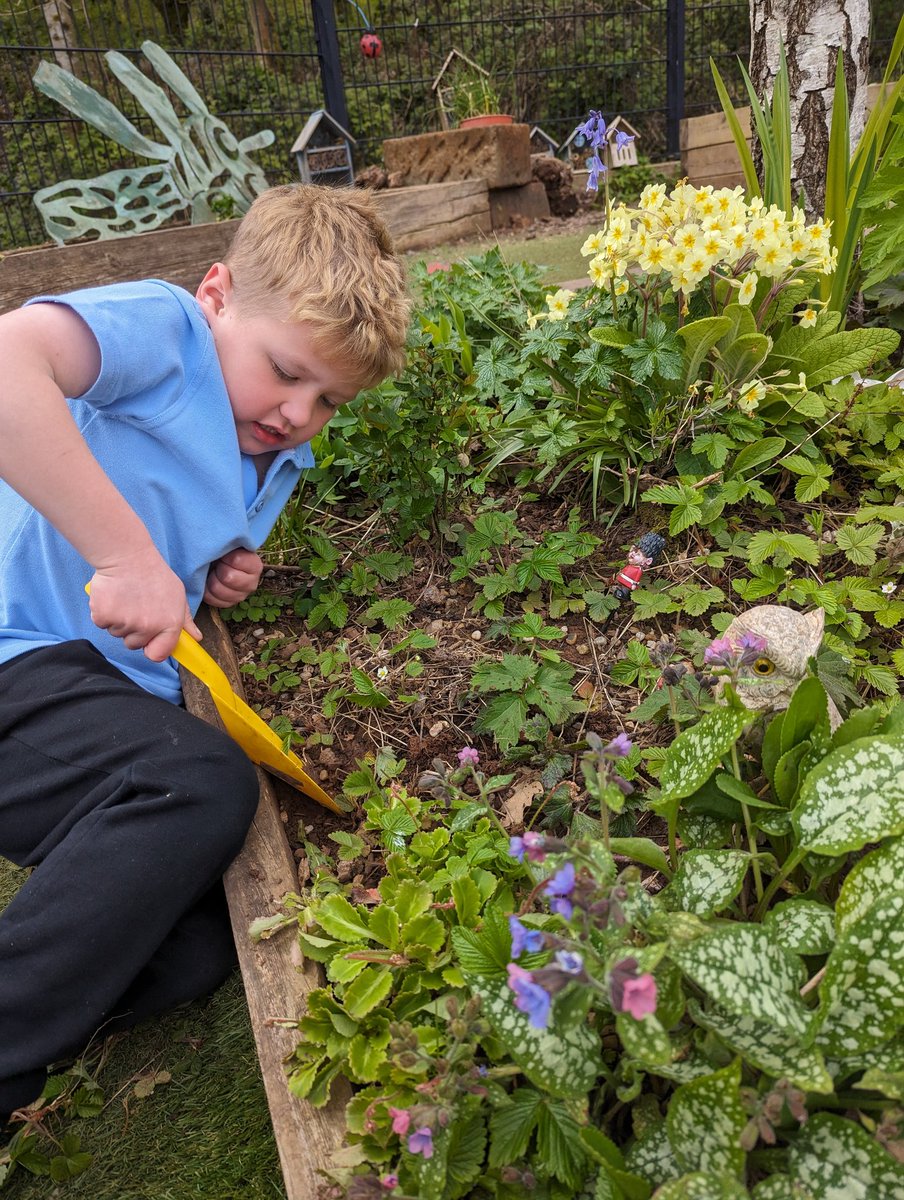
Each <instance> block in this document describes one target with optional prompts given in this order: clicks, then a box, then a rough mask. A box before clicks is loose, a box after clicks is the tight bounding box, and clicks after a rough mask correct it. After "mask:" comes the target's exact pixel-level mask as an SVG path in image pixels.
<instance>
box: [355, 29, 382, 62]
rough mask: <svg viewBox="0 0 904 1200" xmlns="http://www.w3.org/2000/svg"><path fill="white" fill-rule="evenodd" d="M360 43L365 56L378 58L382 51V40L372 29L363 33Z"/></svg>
mask: <svg viewBox="0 0 904 1200" xmlns="http://www.w3.org/2000/svg"><path fill="white" fill-rule="evenodd" d="M360 45H361V53H362V54H363V55H364V57H365V58H379V57H380V55H381V54H382V53H383V42H382V41H381V39H380V38H379V37H378V36H377V34H375V33H374V32H373V31H372V30H371V31H369V32H368V33H365V34H364V36H363V37H362V38H361V43H360Z"/></svg>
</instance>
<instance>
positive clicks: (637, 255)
mask: <svg viewBox="0 0 904 1200" xmlns="http://www.w3.org/2000/svg"><path fill="white" fill-rule="evenodd" d="M829 234H830V223H829V222H825V221H815V222H813V223H812V224H810V225H808V224H807V221H806V216H805V214H804V212H803V210H802V209H799V208H793V209H792V211H791V216H790V217H789V216H788V215H787V214H786V213H784V212H783V211H782V210H781V209H780V208H777V207H776V206H775V205H770V206H769V207H768V208H767V207H766V205H765V204H764V202H763V200H762V199H761V198H760V197H755V198H754V199H752V200H751V201H750V202H749V203H747V202H746V201H745V199H744V189H743V188H741V187H736V188H713V187H712V186H709V185H707V186H706V187H694V186H692V185H691V184H689V183H687V182H684V181H682V182H681V183H679V184H678V185H677V186H676V187H675V188H673V190H672V191H671V192H670V193H668V194H666V188H665V184H661V183H657V184H650V185H648V186H647V187H645V188H644V190H643V192H642V193H641V195H640V200H639V201H638V206H637V208H628V207H626V206H625V205H624V204H619V205H617V206H616V207H614V208H612V209H611V210H610V213H609V218H608V220H607V222H606V225H605V228H604V229H602V230H600V231H599V232H597V233H593V234H591V235H590V237H588V238H587V240H586V241H585V242H584V245H583V246H582V247H581V253H582V254H583V255H584V257H585V258H587V257H589V258H590V264H589V269H588V273H589V275H590V278H591V279H592V280H593V282H594V283H595V284H596V285H597V286H598V287H601V288H612V289H613V290H614V292H615V294H616V295H619V294H624V292H626V291H627V290H628V287H629V286H630V284H631V283H634V284H636V285H637V286H639V287H641V288H642V290H644V291H645V292H647V293H649V292H650V290H651V288H656V287H657V286H659V285H660V284H661V285H663V286H666V285H667V286H669V287H670V288H671V289H672V290H673V291H674V292H681V293H683V294H684V296H685V298H686V297H687V296H689V295H690V294H691V292H693V291H694V289H695V288H696V287H697V286H698V284H700V283H701V282H702V281H703V280H704V279H707V278H709V277H710V276H711V275H714V276H715V277H716V278H721V279H725V280H726V281H727V282H728V283H729V285H730V286H731V287H732V288H733V289H735V290H736V292H737V295H736V296H735V297H734V299H735V300H736V301H737V302H738V303H740V304H750V302H751V301H752V300H753V297H754V295H755V294H756V289H757V283H758V282H759V280H760V278H768V279H771V280H773V281H778V280H782V279H783V278H784V277H785V276H788V275H791V274H793V275H798V274H801V273H803V272H805V271H817V272H819V273H821V274H823V275H828V274H831V272H832V271H834V269H835V264H836V260H837V257H838V251H837V249H832V247H831V245H830V242H829ZM786 282H787V281H786ZM774 286H775V282H774V283H773V287H774ZM804 315H805V317H806V320H805V321H804V323H805V324H812V323H814V322H815V320H816V313H815V310H813V309H811V308H808V311H807V313H806V314H804Z"/></svg>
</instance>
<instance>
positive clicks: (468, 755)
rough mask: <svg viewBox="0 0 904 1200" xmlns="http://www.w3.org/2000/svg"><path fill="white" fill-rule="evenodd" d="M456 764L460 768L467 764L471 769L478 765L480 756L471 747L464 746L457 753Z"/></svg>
mask: <svg viewBox="0 0 904 1200" xmlns="http://www.w3.org/2000/svg"><path fill="white" fill-rule="evenodd" d="M458 762H459V765H460V766H462V767H464V766H466V765H468V764H470V765H471V766H472V767H476V766H478V765H479V764H480V755H479V754H478V752H477V751H476V750H475V749H474V747H473V746H464V747H462V749H461V750H459V752H458Z"/></svg>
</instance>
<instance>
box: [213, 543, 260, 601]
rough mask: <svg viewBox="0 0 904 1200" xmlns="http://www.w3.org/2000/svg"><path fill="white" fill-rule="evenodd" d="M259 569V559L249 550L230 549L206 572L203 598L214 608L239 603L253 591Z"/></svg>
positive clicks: (256, 584) (255, 588)
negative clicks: (205, 586)
mask: <svg viewBox="0 0 904 1200" xmlns="http://www.w3.org/2000/svg"><path fill="white" fill-rule="evenodd" d="M263 569H264V564H263V560H262V559H261V557H260V555H259V554H255V552H254V551H253V550H244V549H242V548H241V547H239V549H238V550H230V551H229V553H228V554H224V555H223V557H222V558H218V559H217V561H216V562H215V563H214V564H213V565H212V566H211V568H210V570H209V571H208V573H207V588H206V589H205V592H204V599H205V600H206V602H207V603H208V604H212V605H213V606H214V608H229V607H230V605H233V604H239V603H240V602H241V601H242V600H245V599H247V598H248V596H250V595H251V593H252V592H254V591H256V590H257V587H258V584H259V583H260V581H261V572H262V571H263Z"/></svg>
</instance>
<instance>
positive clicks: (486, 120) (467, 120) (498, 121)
mask: <svg viewBox="0 0 904 1200" xmlns="http://www.w3.org/2000/svg"><path fill="white" fill-rule="evenodd" d="M514 120H515V118H514V117H511V116H509V114H508V113H481V115H480V116H478V117H463V118H462V120H461V121H459V122H458V128H459V129H477V128H479V127H480V126H481V125H512V124H513V123H514Z"/></svg>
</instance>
